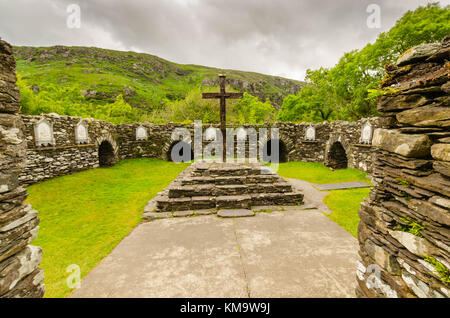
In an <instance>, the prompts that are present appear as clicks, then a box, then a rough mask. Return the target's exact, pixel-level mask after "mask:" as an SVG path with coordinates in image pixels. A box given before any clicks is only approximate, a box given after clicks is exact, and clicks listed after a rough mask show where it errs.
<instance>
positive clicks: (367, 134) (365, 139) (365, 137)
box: [360, 123, 373, 144]
mask: <svg viewBox="0 0 450 318" xmlns="http://www.w3.org/2000/svg"><path fill="white" fill-rule="evenodd" d="M372 136H373V128H372V125H370V124H369V123H365V124H364V126H363V127H362V129H361V139H360V142H361V143H363V144H371V143H372Z"/></svg>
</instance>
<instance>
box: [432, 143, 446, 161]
mask: <svg viewBox="0 0 450 318" xmlns="http://www.w3.org/2000/svg"><path fill="white" fill-rule="evenodd" d="M431 156H432V157H433V158H434V159H436V160H441V161H447V162H449V161H450V144H434V145H433V146H432V147H431Z"/></svg>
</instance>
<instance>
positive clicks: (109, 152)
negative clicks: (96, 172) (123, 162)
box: [98, 140, 116, 167]
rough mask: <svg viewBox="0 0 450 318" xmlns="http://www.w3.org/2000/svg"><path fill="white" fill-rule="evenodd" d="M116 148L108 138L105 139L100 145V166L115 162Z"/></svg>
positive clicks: (109, 165) (110, 164) (107, 165)
mask: <svg viewBox="0 0 450 318" xmlns="http://www.w3.org/2000/svg"><path fill="white" fill-rule="evenodd" d="M115 161H116V160H115V155H114V148H113V146H112V145H111V143H110V142H109V141H108V140H103V141H102V142H101V143H100V146H99V147H98V162H99V165H100V167H111V166H112V165H114V163H115Z"/></svg>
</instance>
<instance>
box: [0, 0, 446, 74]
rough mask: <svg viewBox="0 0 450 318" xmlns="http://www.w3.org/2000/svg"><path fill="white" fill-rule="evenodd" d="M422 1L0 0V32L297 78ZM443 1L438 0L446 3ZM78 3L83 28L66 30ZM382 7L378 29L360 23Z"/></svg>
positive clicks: (31, 40) (11, 37)
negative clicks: (69, 9)
mask: <svg viewBox="0 0 450 318" xmlns="http://www.w3.org/2000/svg"><path fill="white" fill-rule="evenodd" d="M426 2H427V1H425V0H403V1H392V0H358V1H355V0H340V1H331V0H328V1H325V0H314V1H301V0H278V1H275V0H227V1H223V0H147V1H144V0H129V1H123V0H79V1H78V2H77V1H76V0H14V1H13V0H0V36H2V37H3V38H5V39H6V40H8V41H10V42H12V43H13V44H17V45H39V46H47V45H55V44H62V45H85V46H99V47H105V48H112V49H121V50H138V51H140V52H146V53H150V54H155V55H158V56H160V57H162V58H166V59H169V60H172V61H174V62H178V63H189V64H201V65H207V66H215V67H220V68H233V69H241V70H248V71H255V72H261V73H267V74H274V75H281V76H286V77H291V78H297V79H302V77H303V75H304V73H305V70H306V69H307V68H317V67H320V66H332V65H334V64H335V63H336V62H337V61H338V59H339V57H340V56H341V55H342V54H343V53H344V52H348V51H350V50H353V49H359V48H361V47H363V46H364V45H365V44H366V43H368V42H372V41H374V40H375V39H376V37H377V35H378V34H379V33H380V32H383V31H386V30H388V29H389V28H390V27H392V26H393V25H394V23H395V21H396V20H397V19H399V18H400V17H401V16H402V14H403V13H405V12H406V11H407V10H410V9H415V8H416V7H417V6H418V5H419V4H424V3H426ZM449 2H450V1H447V0H446V1H441V3H442V4H448V3H449ZM70 3H79V4H80V6H81V10H82V17H81V18H82V28H81V29H68V28H67V27H66V25H65V20H66V18H67V13H66V8H67V5H68V4H70ZM370 3H375V4H379V5H380V7H381V22H382V25H381V28H380V29H369V28H368V27H367V25H366V19H367V17H368V13H367V12H366V8H367V5H368V4H370Z"/></svg>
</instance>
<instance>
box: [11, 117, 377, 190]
mask: <svg viewBox="0 0 450 318" xmlns="http://www.w3.org/2000/svg"><path fill="white" fill-rule="evenodd" d="M21 117H22V120H23V122H24V134H25V136H26V141H27V150H26V165H25V167H24V169H23V171H22V172H21V173H20V175H19V181H20V183H21V184H24V185H30V184H33V183H36V182H40V181H43V180H46V179H50V178H54V177H57V176H62V175H67V174H71V173H73V172H77V171H81V170H86V169H92V168H97V167H99V165H101V164H102V162H103V161H102V160H101V158H100V157H101V156H102V154H101V150H102V149H103V148H102V147H100V146H101V144H102V143H107V144H108V145H110V146H111V147H112V149H113V155H112V158H111V160H109V161H108V162H111V163H113V162H115V161H117V160H119V159H129V158H140V157H145V158H160V159H164V160H169V159H170V150H171V146H172V145H174V144H175V143H177V141H174V140H172V139H171V136H172V132H173V131H174V130H175V129H177V128H187V129H188V131H189V132H190V135H191V138H190V140H188V141H187V142H188V143H191V142H193V135H194V125H193V124H174V123H169V124H149V123H133V124H121V125H113V124H111V123H107V122H105V121H101V120H93V119H88V118H79V117H70V116H61V115H57V114H46V115H42V116H34V115H21ZM382 121H383V119H382V118H368V119H361V120H359V121H357V122H345V121H335V122H332V123H327V122H324V123H319V124H309V123H273V124H263V125H251V124H246V125H243V126H242V127H243V128H254V129H255V130H256V132H259V131H260V129H264V128H265V129H266V131H267V136H266V139H267V140H270V128H278V129H279V139H280V143H281V144H282V145H280V151H281V152H283V154H282V155H281V157H282V158H284V160H286V161H309V162H322V163H325V164H326V165H330V166H331V167H333V165H332V164H329V163H331V162H332V156H333V151H332V146H333V144H335V143H339V144H341V145H342V147H343V150H344V152H345V153H344V155H345V156H346V159H347V161H348V162H347V163H346V166H348V167H350V168H356V169H359V170H362V171H366V172H369V173H370V172H371V171H372V164H373V161H374V155H375V152H376V151H377V149H376V148H374V147H372V145H371V138H370V140H369V141H368V143H363V142H362V141H361V136H362V130H363V127H364V125H370V130H371V131H372V130H373V129H375V128H376V127H381V126H382ZM80 125H83V127H85V129H86V130H85V133H84V134H81V135H82V137H83V138H82V142H80V138H81V137H80V136H79V135H80V133H79V130H78V129H79V126H80ZM209 127H214V128H218V125H212V126H209V125H204V127H203V134H204V135H205V134H206V130H207V129H208V128H209ZM239 127H240V126H232V125H230V126H229V128H234V129H236V130H237V129H238V128H239ZM80 129H81V128H80ZM138 129H139V130H140V131H139V132H138ZM311 129H312V130H314V136H313V138H308V137H311V136H308V134H307V131H308V130H311ZM82 131H84V130H82ZM139 134H141V135H139ZM370 137H371V134H370ZM210 142H211V141H208V140H204V141H203V147H206V145H208V144H209V143H210ZM236 145H237V143H235V151H234V153H235V154H236V153H237V150H236ZM262 146H264V145H262ZM246 155H247V156H248V143H247V144H246Z"/></svg>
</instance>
